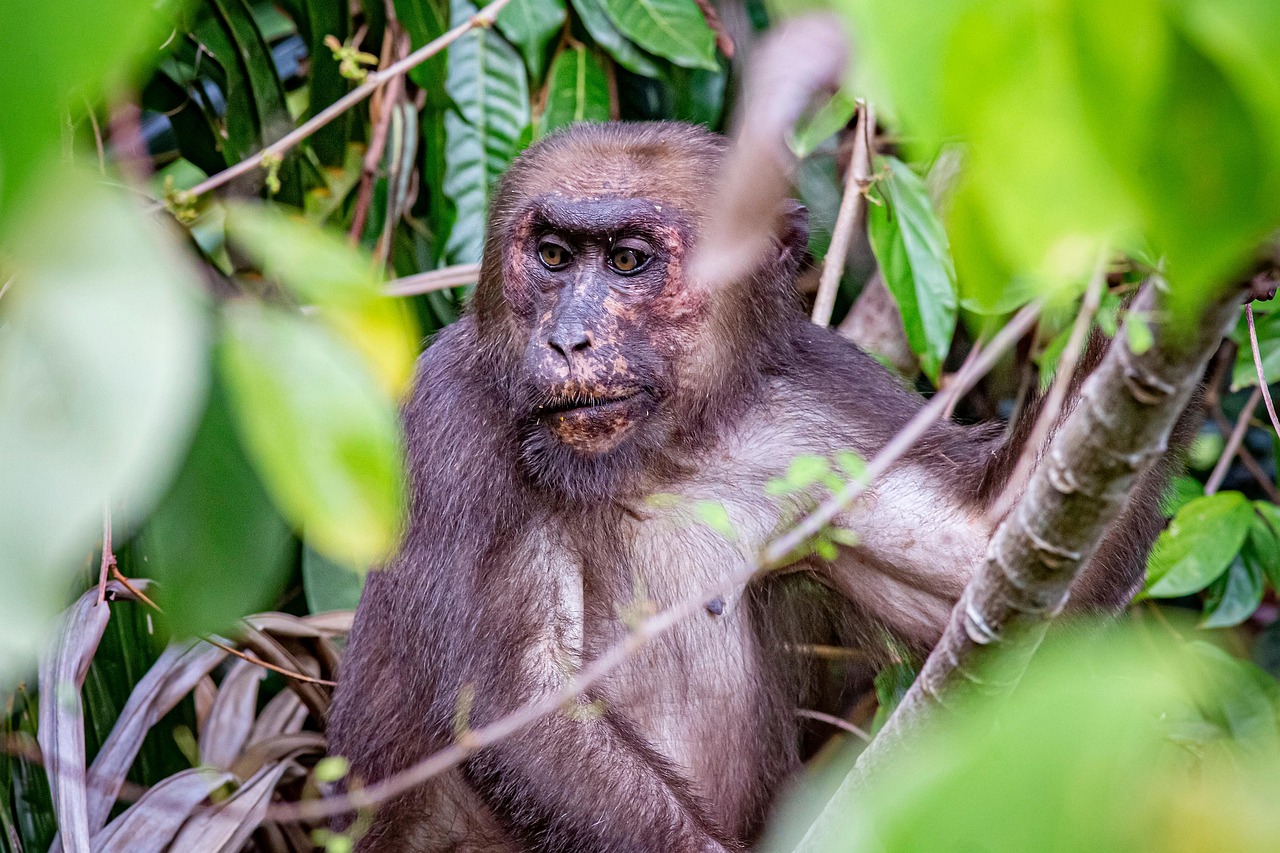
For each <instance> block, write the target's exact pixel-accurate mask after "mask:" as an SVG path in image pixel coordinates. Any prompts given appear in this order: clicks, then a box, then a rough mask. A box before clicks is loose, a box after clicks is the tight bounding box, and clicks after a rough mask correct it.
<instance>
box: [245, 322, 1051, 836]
mask: <svg viewBox="0 0 1280 853" xmlns="http://www.w3.org/2000/svg"><path fill="white" fill-rule="evenodd" d="M1038 313H1039V305H1038V304H1033V305H1029V306H1027V307H1025V308H1023V309H1022V310H1021V311H1020V312H1018V314H1017V315H1015V316H1014V318H1013V319H1012V320H1010V321H1009V324H1008V325H1007V326H1005V328H1004V329H1002V330H1001V331H1000V332H999V333H998V334H997V335H996V336H995V337H993V338H992V340H991V343H990V344H989V345H988V346H987V348H986V350H985V351H984V353H983V357H982V358H980V359H978V360H976V361H975V362H974V364H973V365H972V367H971V368H970V370H969V371H968V372H966V373H965V374H964V375H963V376H960V375H958V376H957V377H956V382H955V384H954V385H953V386H952V387H951V388H949V389H948V390H947V391H944V392H942V393H940V394H938V395H936V396H935V397H934V398H933V399H932V400H930V401H929V403H928V404H927V405H925V406H923V407H922V408H921V409H920V410H919V411H918V412H916V414H915V416H914V417H913V418H912V419H911V420H910V421H909V422H908V423H907V425H906V426H905V427H903V429H902V430H901V432H899V433H898V435H897V436H896V437H895V438H894V439H893V441H891V442H889V443H888V444H887V445H885V446H884V447H883V448H882V449H881V450H880V452H879V453H878V454H877V455H876V456H875V458H874V459H873V460H872V461H871V462H870V464H868V466H867V469H866V472H865V474H864V476H863V478H862V479H861V480H856V481H854V482H852V483H850V484H849V485H848V486H846V487H845V488H844V489H842V490H841V491H840V492H839V493H837V494H836V495H833V496H832V497H831V498H829V499H827V500H826V501H825V502H823V503H822V504H821V505H820V506H819V507H818V508H817V509H815V510H814V511H813V512H812V513H811V514H810V515H808V516H807V517H806V518H805V519H803V520H802V521H801V522H800V524H798V525H797V526H796V527H795V528H793V529H792V530H791V531H790V532H788V533H787V534H785V535H783V536H782V537H780V538H778V539H777V540H775V541H774V542H773V543H772V544H770V545H769V546H768V547H766V548H765V549H764V551H763V553H762V555H761V556H760V558H758V559H756V560H754V561H746V562H744V563H743V564H742V565H741V566H740V567H739V568H738V569H737V570H736V571H735V572H733V573H732V574H731V575H730V576H729V577H727V578H725V579H723V580H721V581H719V582H717V583H715V584H712V585H710V586H708V587H707V588H706V589H703V590H702V591H701V592H699V593H698V594H696V595H692V596H689V597H688V598H686V599H684V600H683V601H680V602H677V603H676V604H673V605H672V606H671V607H668V608H667V609H665V610H661V611H659V612H657V613H655V614H653V615H652V616H648V617H646V618H645V619H644V620H642V621H641V622H640V623H639V624H638V625H637V626H636V627H635V628H634V629H633V630H632V632H631V633H630V634H629V635H628V636H627V637H626V638H625V639H623V640H622V641H621V642H619V643H617V644H615V645H613V646H612V647H610V648H609V649H607V650H605V651H604V652H603V653H602V654H601V655H600V656H599V657H597V658H596V659H595V660H593V661H591V662H590V663H588V664H587V665H586V666H584V667H583V668H582V669H581V670H579V672H578V674H577V675H576V676H574V677H573V678H571V679H569V680H568V681H567V682H566V683H565V684H564V686H563V687H561V688H560V690H558V691H556V692H554V693H551V694H548V695H545V696H543V697H541V698H539V699H535V700H533V701H531V702H528V703H526V704H525V705H522V706H520V707H519V708H517V709H516V710H515V711H512V712H511V713H510V714H507V715H506V716H504V717H501V718H499V719H497V720H495V721H494V722H492V723H490V724H488V725H486V726H482V727H481V728H478V729H469V730H468V731H466V732H464V733H463V734H462V736H460V737H459V739H458V740H457V741H456V742H455V743H453V744H452V745H450V746H448V747H446V748H444V749H442V750H440V751H439V752H437V753H435V754H433V755H429V756H427V757H425V758H423V759H422V760H421V761H419V762H418V763H416V764H414V765H412V766H410V767H408V768H406V769H404V770H402V771H400V772H398V773H394V774H392V775H391V776H388V777H387V778H385V779H383V780H382V781H380V782H377V783H376V784H373V785H370V786H368V787H366V788H360V789H358V790H353V791H349V792H347V793H346V794H342V795H337V796H333V797H327V798H324V799H320V800H306V801H302V802H295V803H283V804H279V805H273V806H272V807H271V809H270V811H269V817H270V819H271V820H274V821H277V822H282V823H284V822H296V821H315V820H322V819H325V818H329V817H335V816H337V815H341V814H345V813H347V812H351V811H358V810H361V809H368V808H372V807H374V806H376V805H378V804H379V803H382V802H385V801H387V800H389V799H391V798H392V797H396V796H398V795H400V794H403V793H405V792H406V791H410V790H412V789H413V788H416V787H417V786H419V785H421V784H422V783H423V782H425V781H427V780H428V779H430V778H432V777H433V776H437V775H439V774H441V773H443V772H445V771H446V770H449V769H450V768H453V767H456V766H457V765H459V764H461V763H462V762H463V761H465V760H466V758H467V757H468V756H469V755H471V754H472V753H474V752H475V751H477V750H479V749H483V748H484V747H487V746H491V745H492V744H495V743H497V742H499V741H501V740H503V739H504V738H507V737H510V736H511V735H513V734H516V733H517V732H519V731H521V730H522V729H524V728H525V727H527V726H529V725H531V724H532V723H534V722H536V721H537V720H539V719H541V718H543V717H545V716H547V715H548V714H552V713H555V712H556V711H558V710H560V709H561V708H563V707H564V706H565V705H566V704H568V703H570V702H573V701H574V700H575V699H576V698H577V697H578V696H580V695H581V694H582V693H583V692H584V691H585V690H587V689H589V688H590V687H591V686H592V685H594V684H595V683H597V682H598V681H600V679H602V678H604V677H605V676H606V675H608V674H609V673H611V672H613V671H614V670H615V669H617V668H618V667H619V666H620V665H621V664H622V663H624V662H625V661H626V660H627V659H628V658H630V657H631V656H632V655H633V654H634V653H635V652H636V651H637V650H638V649H640V648H641V647H643V646H644V645H645V644H646V643H648V642H649V641H650V640H652V639H654V638H655V637H658V636H661V635H662V634H664V633H666V632H667V631H668V630H670V629H671V628H672V627H673V626H675V625H677V624H679V623H680V622H681V621H683V620H684V619H687V618H689V617H690V616H693V615H695V614H697V613H700V612H701V611H702V609H703V607H704V606H705V603H706V602H707V601H709V600H711V599H713V598H716V597H717V596H726V595H729V594H731V593H733V592H734V591H736V590H738V589H740V588H742V587H743V586H744V585H746V584H747V583H749V582H750V581H751V580H752V579H753V578H755V577H756V576H757V575H758V574H760V573H761V572H762V571H767V570H768V569H769V568H770V567H772V566H775V565H777V564H779V563H780V562H782V561H783V560H785V559H786V557H787V556H788V555H789V554H791V553H792V552H793V551H795V550H796V549H797V548H798V547H800V546H801V545H803V544H804V543H805V542H807V541H808V540H809V539H810V538H812V536H813V535H814V534H815V533H817V532H818V531H821V530H822V529H823V528H824V527H826V526H827V525H828V524H829V523H830V521H831V520H832V519H833V518H834V517H835V516H836V514H837V513H839V512H840V511H841V510H843V509H844V508H845V507H847V506H848V505H849V504H850V503H852V502H853V501H854V500H855V499H857V498H858V497H859V496H860V495H862V494H863V493H864V492H866V490H867V489H868V488H870V486H871V484H872V483H874V482H875V481H876V480H877V479H878V478H879V477H880V476H881V475H883V474H884V473H885V472H886V471H888V470H889V468H891V467H892V466H893V465H894V464H895V463H896V462H898V461H899V460H900V459H902V457H903V456H905V455H906V453H907V452H908V451H909V450H910V449H911V447H912V445H913V444H914V443H915V442H916V440H917V439H919V438H920V437H921V436H923V435H924V434H925V432H926V431H928V429H929V428H930V427H931V426H932V425H933V424H934V423H935V422H936V421H937V420H938V419H939V418H940V417H941V416H942V412H943V411H944V410H945V409H946V407H947V404H948V402H949V399H950V397H952V396H953V395H954V396H959V395H963V394H964V393H966V392H967V391H968V390H969V389H970V388H971V387H973V385H974V383H976V382H977V380H978V379H979V378H980V377H981V376H982V375H983V374H984V373H985V372H986V371H988V370H990V369H991V367H992V366H993V365H994V364H995V363H996V361H997V360H998V359H999V357H1000V356H1001V354H1003V352H1004V350H1005V349H1007V348H1008V347H1009V346H1012V345H1013V344H1014V343H1015V342H1016V341H1017V340H1018V339H1019V338H1020V337H1022V336H1023V335H1024V334H1026V332H1027V330H1028V329H1030V328H1031V326H1032V324H1034V323H1035V321H1036V318H1037V316H1038Z"/></svg>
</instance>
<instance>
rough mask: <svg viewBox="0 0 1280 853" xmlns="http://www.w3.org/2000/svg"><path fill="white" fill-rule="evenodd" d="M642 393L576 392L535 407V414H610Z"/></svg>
mask: <svg viewBox="0 0 1280 853" xmlns="http://www.w3.org/2000/svg"><path fill="white" fill-rule="evenodd" d="M642 393H644V392H642V391H627V392H625V393H622V394H609V395H582V394H575V395H570V396H567V397H556V398H553V399H551V400H548V401H547V402H545V403H543V404H542V405H540V406H538V407H537V408H535V409H534V414H535V415H537V416H538V417H543V418H547V417H552V416H556V415H560V416H565V415H590V414H593V413H596V412H598V413H600V414H608V413H610V412H613V411H616V410H620V409H624V408H626V406H627V404H628V403H630V402H631V401H632V400H635V399H636V398H637V397H639V396H640V395H641V394H642Z"/></svg>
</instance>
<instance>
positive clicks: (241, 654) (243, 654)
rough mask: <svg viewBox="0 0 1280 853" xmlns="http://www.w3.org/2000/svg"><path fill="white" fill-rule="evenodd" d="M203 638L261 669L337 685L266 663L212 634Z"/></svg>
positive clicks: (290, 676) (317, 682) (306, 680)
mask: <svg viewBox="0 0 1280 853" xmlns="http://www.w3.org/2000/svg"><path fill="white" fill-rule="evenodd" d="M203 639H204V641H205V642H206V643H208V644H209V645H211V646H217V647H218V648H220V649H222V650H223V651H224V652H226V653H227V654H230V655H235V656H236V657H238V658H240V659H241V660H245V661H248V662H249V663H251V664H254V665H256V666H260V667H262V668H263V669H269V670H271V671H272V672H278V673H280V674H281V675H283V676H285V677H286V678H292V679H295V680H297V681H305V682H307V683H308V684H323V685H324V686H325V687H337V686H338V682H336V681H329V680H328V679H325V678H316V677H315V676H314V675H304V674H302V673H301V672H295V671H294V670H292V669H285V668H284V667H282V666H276V665H275V664H273V663H268V662H267V661H265V660H262V659H261V658H256V657H253V656H252V655H250V654H248V653H246V652H242V651H240V650H239V649H237V648H235V647H234V646H230V645H228V644H226V643H224V642H222V641H220V640H215V639H214V638H213V637H212V636H209V637H204V638H203Z"/></svg>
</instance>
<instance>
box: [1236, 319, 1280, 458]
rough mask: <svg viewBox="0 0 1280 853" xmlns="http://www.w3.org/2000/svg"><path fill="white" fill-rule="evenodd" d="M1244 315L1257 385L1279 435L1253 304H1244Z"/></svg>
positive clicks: (1273, 426)
mask: <svg viewBox="0 0 1280 853" xmlns="http://www.w3.org/2000/svg"><path fill="white" fill-rule="evenodd" d="M1244 316H1245V317H1246V318H1247V319H1248V320H1249V346H1250V347H1252V348H1253V369H1254V370H1256V371H1258V387H1259V388H1260V389H1261V390H1262V400H1263V402H1265V403H1266V404H1267V415H1268V416H1269V417H1270V418H1271V428H1272V429H1274V430H1275V431H1276V435H1280V418H1277V417H1276V407H1275V404H1274V403H1272V402H1271V389H1270V388H1268V387H1267V374H1266V373H1265V372H1264V371H1263V369H1262V355H1261V353H1259V351H1258V330H1257V328H1256V327H1255V326H1254V325H1253V305H1252V303H1251V304H1248V305H1246V306H1244Z"/></svg>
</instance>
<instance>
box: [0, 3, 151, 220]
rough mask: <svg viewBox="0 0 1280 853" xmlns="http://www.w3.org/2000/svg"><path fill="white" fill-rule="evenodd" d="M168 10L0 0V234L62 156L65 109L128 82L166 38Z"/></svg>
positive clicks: (91, 100) (128, 5) (78, 109)
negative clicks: (46, 170) (28, 191)
mask: <svg viewBox="0 0 1280 853" xmlns="http://www.w3.org/2000/svg"><path fill="white" fill-rule="evenodd" d="M169 11H170V8H169V7H167V6H166V5H164V4H160V5H157V4H156V3H153V2H151V0H66V2H60V3H38V4H26V3H12V2H6V3H0V104H3V105H4V108H3V109H4V113H5V115H6V116H7V118H6V119H5V120H3V121H0V234H3V232H4V228H5V220H6V219H7V218H8V216H9V215H10V214H11V213H13V212H15V211H17V210H19V209H22V208H21V202H22V201H23V198H22V197H23V195H24V193H25V191H26V189H27V188H28V186H29V185H31V182H32V181H33V180H35V179H36V177H37V174H38V172H39V171H40V170H41V169H42V168H43V167H44V166H45V165H53V164H54V163H55V162H56V161H57V159H58V158H60V157H61V156H62V121H63V113H62V110H63V109H64V108H65V107H67V106H68V105H74V106H73V108H72V109H71V112H72V114H74V115H77V116H78V115H80V114H81V113H82V112H83V110H84V104H85V103H86V102H88V103H95V102H96V101H97V100H98V98H99V97H100V96H101V95H102V94H103V92H104V89H105V87H106V86H107V85H108V84H115V85H127V83H128V81H129V80H130V78H131V77H132V72H133V70H134V67H135V65H136V64H137V63H138V61H139V60H144V59H151V58H154V57H155V53H154V51H155V49H156V48H158V47H159V46H160V44H161V43H162V42H163V41H164V40H165V37H166V33H167V30H168V28H169V26H170V24H171V22H170V21H169V20H167V18H168V14H167V13H168V12H169ZM19 117H21V118H19ZM45 189H46V188H45V187H43V186H39V191H40V192H41V193H42V194H43V192H44V191H45Z"/></svg>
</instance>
